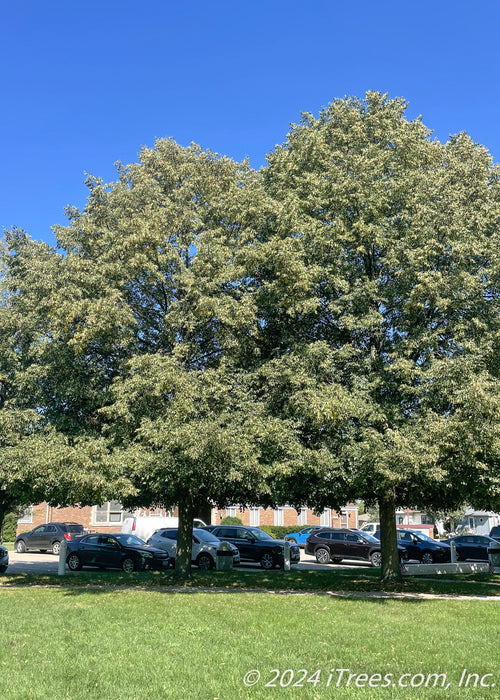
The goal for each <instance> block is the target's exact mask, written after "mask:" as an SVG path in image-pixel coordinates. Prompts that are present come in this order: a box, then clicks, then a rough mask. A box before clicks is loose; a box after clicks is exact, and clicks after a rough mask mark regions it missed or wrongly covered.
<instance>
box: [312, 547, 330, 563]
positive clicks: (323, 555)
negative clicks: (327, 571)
mask: <svg viewBox="0 0 500 700" xmlns="http://www.w3.org/2000/svg"><path fill="white" fill-rule="evenodd" d="M314 554H315V555H316V561H317V562H318V564H329V563H330V552H329V551H328V550H327V549H325V548H324V547H319V548H318V549H317V550H316V551H315V552H314Z"/></svg>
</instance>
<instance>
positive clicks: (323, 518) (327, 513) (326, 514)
mask: <svg viewBox="0 0 500 700" xmlns="http://www.w3.org/2000/svg"><path fill="white" fill-rule="evenodd" d="M331 515H332V511H331V510H330V508H326V509H325V510H324V511H323V512H322V513H321V515H320V516H319V524H320V525H322V526H323V527H330V524H331Z"/></svg>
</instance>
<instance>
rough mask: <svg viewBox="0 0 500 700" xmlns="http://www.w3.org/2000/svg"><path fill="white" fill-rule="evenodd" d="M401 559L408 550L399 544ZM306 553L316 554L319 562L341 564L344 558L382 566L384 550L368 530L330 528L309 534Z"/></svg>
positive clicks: (404, 557)
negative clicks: (382, 550)
mask: <svg viewBox="0 0 500 700" xmlns="http://www.w3.org/2000/svg"><path fill="white" fill-rule="evenodd" d="M398 550H399V557H400V559H406V558H407V556H406V550H405V548H404V547H402V546H400V545H398ZM306 553H307V554H314V556H315V557H316V561H317V562H318V564H329V563H330V562H333V563H334V564H340V562H341V561H342V560H343V559H359V560H360V561H368V562H370V564H371V565H372V566H380V564H381V563H382V552H381V549H380V541H379V540H377V539H376V538H375V537H373V535H370V533H368V532H361V530H353V529H348V528H329V529H324V530H321V532H316V533H314V534H313V535H309V537H308V538H307V542H306Z"/></svg>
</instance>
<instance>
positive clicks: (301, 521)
mask: <svg viewBox="0 0 500 700" xmlns="http://www.w3.org/2000/svg"><path fill="white" fill-rule="evenodd" d="M297 525H307V508H301V509H300V510H299V512H298V515H297Z"/></svg>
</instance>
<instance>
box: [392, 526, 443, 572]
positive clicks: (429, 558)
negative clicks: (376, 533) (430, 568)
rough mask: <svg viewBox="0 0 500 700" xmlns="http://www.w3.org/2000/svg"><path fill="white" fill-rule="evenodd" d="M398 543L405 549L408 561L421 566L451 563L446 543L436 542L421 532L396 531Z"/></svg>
mask: <svg viewBox="0 0 500 700" xmlns="http://www.w3.org/2000/svg"><path fill="white" fill-rule="evenodd" d="M397 534H398V543H399V544H401V545H403V546H404V547H406V551H407V552H408V558H409V559H416V560H417V561H419V562H420V563H421V564H442V563H443V562H449V561H451V548H450V545H449V544H447V543H442V542H437V541H436V540H433V539H432V538H431V537H428V536H427V535H424V534H423V533H422V532H416V531H415V530H397Z"/></svg>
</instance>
